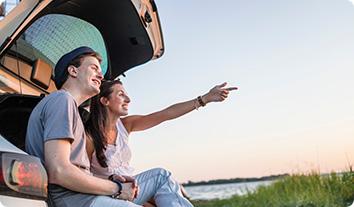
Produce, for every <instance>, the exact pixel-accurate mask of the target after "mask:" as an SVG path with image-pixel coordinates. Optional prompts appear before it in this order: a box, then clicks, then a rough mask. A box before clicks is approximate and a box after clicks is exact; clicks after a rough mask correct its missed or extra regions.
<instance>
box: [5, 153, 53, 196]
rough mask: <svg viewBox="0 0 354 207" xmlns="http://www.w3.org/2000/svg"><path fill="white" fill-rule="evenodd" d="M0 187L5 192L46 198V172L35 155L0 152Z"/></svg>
mask: <svg viewBox="0 0 354 207" xmlns="http://www.w3.org/2000/svg"><path fill="white" fill-rule="evenodd" d="M0 156H1V173H0V188H2V189H1V191H2V192H4V190H5V189H7V190H6V194H11V195H14V196H19V197H31V198H37V199H42V200H44V199H46V197H47V183H48V177H47V173H46V171H45V169H44V167H43V165H42V164H41V162H40V160H39V159H38V158H36V157H33V156H30V155H25V154H16V153H1V155H0Z"/></svg>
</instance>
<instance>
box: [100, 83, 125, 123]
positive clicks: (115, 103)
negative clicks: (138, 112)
mask: <svg viewBox="0 0 354 207" xmlns="http://www.w3.org/2000/svg"><path fill="white" fill-rule="evenodd" d="M112 89H113V91H112V93H111V95H110V96H109V97H108V98H107V102H106V104H105V105H106V107H107V108H108V110H109V111H110V112H111V113H114V114H115V115H118V116H125V115H128V105H129V102H130V98H129V96H128V94H127V92H126V91H125V89H124V87H123V86H122V85H121V84H114V85H113V86H112Z"/></svg>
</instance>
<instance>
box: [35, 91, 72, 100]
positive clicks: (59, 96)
mask: <svg viewBox="0 0 354 207" xmlns="http://www.w3.org/2000/svg"><path fill="white" fill-rule="evenodd" d="M73 100H74V99H73V97H72V96H71V95H70V94H69V92H67V91H64V90H58V91H55V92H53V93H51V94H49V95H48V96H46V97H44V98H43V100H42V101H43V102H58V101H59V102H66V101H73Z"/></svg>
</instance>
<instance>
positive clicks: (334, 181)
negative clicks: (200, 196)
mask: <svg viewBox="0 0 354 207" xmlns="http://www.w3.org/2000/svg"><path fill="white" fill-rule="evenodd" d="M231 180H232V179H231ZM209 184H211V183H209ZM353 200H354V172H353V168H352V167H350V169H349V171H348V172H343V173H334V172H333V173H329V174H320V173H319V172H316V171H313V172H311V173H308V174H293V175H287V176H284V175H283V176H281V177H278V178H277V181H275V182H274V183H272V184H270V185H268V186H260V187H258V188H257V189H256V190H255V191H248V192H247V193H246V194H245V195H235V196H233V197H231V198H229V199H222V200H219V199H215V200H195V201H192V202H193V204H194V205H195V207H238V206H242V207H259V206H267V207H317V206H318V207H348V206H350V205H351V204H352V203H353Z"/></svg>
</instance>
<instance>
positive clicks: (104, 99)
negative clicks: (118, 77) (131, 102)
mask: <svg viewBox="0 0 354 207" xmlns="http://www.w3.org/2000/svg"><path fill="white" fill-rule="evenodd" d="M100 102H101V104H102V105H104V106H107V105H108V103H109V101H108V98H106V97H101V98H100Z"/></svg>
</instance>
